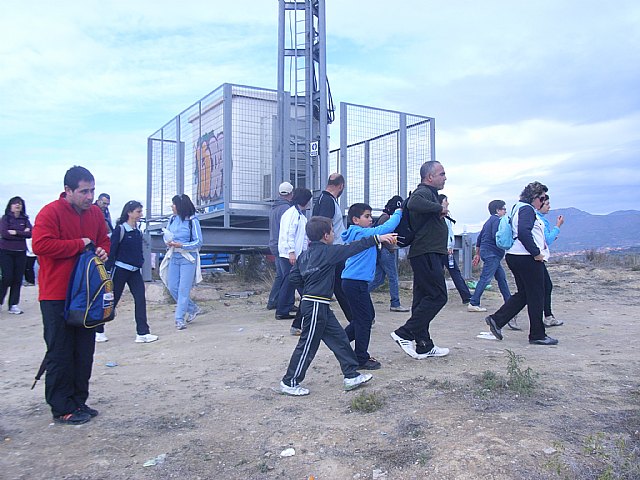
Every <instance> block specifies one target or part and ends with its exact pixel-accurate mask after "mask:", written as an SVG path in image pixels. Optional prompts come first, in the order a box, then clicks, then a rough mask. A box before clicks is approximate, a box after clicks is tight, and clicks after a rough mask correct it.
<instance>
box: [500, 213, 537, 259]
mask: <svg viewBox="0 0 640 480" xmlns="http://www.w3.org/2000/svg"><path fill="white" fill-rule="evenodd" d="M525 205H529V204H528V203H523V202H518V203H516V204H515V205H514V206H513V207H512V208H511V213H508V214H505V215H503V216H502V218H501V219H500V223H499V224H498V231H496V245H497V246H498V247H500V248H502V249H503V250H509V249H510V248H511V247H513V243H514V242H515V240H516V238H518V236H517V235H516V236H514V235H513V215H514V213H515V212H516V210H519V209H520V207H523V206H525ZM529 206H530V205H529ZM531 208H533V207H531Z"/></svg>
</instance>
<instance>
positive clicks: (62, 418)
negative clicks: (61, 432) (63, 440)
mask: <svg viewBox="0 0 640 480" xmlns="http://www.w3.org/2000/svg"><path fill="white" fill-rule="evenodd" d="M53 420H54V422H56V423H62V424H66V425H82V424H83V423H87V422H88V421H89V420H91V415H89V414H88V413H84V412H80V411H78V410H76V411H75V412H73V413H67V414H66V415H59V416H57V417H53Z"/></svg>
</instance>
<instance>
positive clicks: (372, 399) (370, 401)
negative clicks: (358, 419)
mask: <svg viewBox="0 0 640 480" xmlns="http://www.w3.org/2000/svg"><path fill="white" fill-rule="evenodd" d="M383 406H384V398H383V397H382V395H380V394H379V393H377V392H371V393H368V392H361V393H359V394H358V395H356V396H355V397H354V398H353V399H352V400H351V410H353V411H354V412H360V413H372V412H375V411H377V410H380V409H381V408H382V407H383Z"/></svg>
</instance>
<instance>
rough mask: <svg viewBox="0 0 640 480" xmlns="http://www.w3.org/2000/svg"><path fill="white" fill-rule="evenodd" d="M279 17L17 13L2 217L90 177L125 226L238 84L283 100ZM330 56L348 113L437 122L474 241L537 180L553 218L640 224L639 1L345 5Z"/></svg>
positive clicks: (9, 22)
mask: <svg viewBox="0 0 640 480" xmlns="http://www.w3.org/2000/svg"><path fill="white" fill-rule="evenodd" d="M277 16H278V2H277V1H276V0H253V1H248V2H229V1H218V0H208V1H206V2H205V1H198V0H184V1H182V2H169V1H165V0H159V1H158V0H156V1H153V2H152V1H149V0H129V1H103V0H101V1H93V0H85V1H76V0H65V1H62V2H50V1H44V0H33V1H29V0H3V2H2V7H0V65H1V66H2V67H1V68H0V172H1V173H0V202H2V206H3V208H4V205H6V201H7V200H8V199H9V197H11V196H13V195H21V196H23V197H24V198H25V199H26V201H27V208H28V210H29V211H30V213H31V214H32V216H33V214H34V213H35V212H36V211H37V210H38V209H39V208H40V207H41V206H42V205H44V204H45V203H47V202H48V201H50V200H52V199H54V198H56V197H57V195H58V194H59V192H60V191H61V190H62V177H63V175H64V172H65V171H66V169H67V168H69V167H70V166H71V165H74V164H79V165H83V166H86V167H88V168H89V169H90V170H91V171H92V172H93V173H94V175H95V176H96V180H97V190H99V191H107V192H109V193H111V194H112V204H113V208H112V212H119V210H120V208H121V206H122V204H123V203H124V202H126V201H127V200H129V199H131V198H138V199H142V200H143V201H144V199H145V197H146V139H147V137H148V136H149V135H150V134H151V133H153V132H154V131H155V130H157V129H158V128H159V127H160V126H162V125H163V124H164V123H166V122H167V121H168V120H170V119H171V118H172V117H173V116H175V115H176V114H178V113H179V112H181V111H182V110H184V109H185V108H186V107H188V106H189V105H191V104H193V103H194V102H195V101H196V100H198V99H199V98H201V97H202V96H204V95H206V94H207V93H208V92H210V91H212V90H214V89H215V88H216V87H218V86H219V85H220V84H222V83H225V82H228V83H238V84H244V85H253V86H259V87H265V88H275V87H276V76H277V72H276V57H277V20H278V19H277ZM327 46H328V52H327V68H328V75H329V78H330V81H331V90H332V94H333V98H334V101H335V102H336V104H337V103H339V102H340V101H345V102H350V103H356V104H363V105H372V106H377V107H381V108H388V109H392V110H399V111H406V112H411V113H416V114H421V115H427V116H431V117H435V119H436V156H437V159H438V160H440V161H441V162H442V163H443V164H444V166H445V168H446V171H447V176H448V181H447V185H446V187H445V190H444V192H445V193H447V194H448V195H449V198H450V201H451V208H452V210H453V212H454V214H455V217H456V218H457V219H459V220H460V221H459V225H462V224H466V225H468V226H469V229H470V230H474V229H475V228H479V226H480V225H481V224H482V222H483V221H484V220H485V218H486V217H487V215H488V213H487V212H486V204H487V203H488V202H489V201H490V200H492V199H494V198H503V199H504V200H506V201H507V202H508V203H509V202H513V201H515V200H516V199H517V196H518V194H519V192H520V191H521V189H522V188H523V186H524V185H525V184H527V183H528V182H530V181H532V180H539V181H541V182H543V183H545V184H547V185H548V186H549V187H550V193H551V195H552V204H553V207H554V208H560V207H576V208H579V209H581V210H585V211H588V212H590V213H594V214H606V213H610V212H612V211H615V210H625V209H640V200H639V199H638V197H636V196H635V195H636V194H637V192H638V191H639V190H640V188H639V187H640V169H639V164H640V2H638V1H637V0H616V1H614V2H602V1H594V0H564V1H563V0H548V1H547V0H540V1H537V0H534V1H529V2H524V1H519V0H515V1H514V0H503V1H498V0H485V1H482V2H471V1H453V2H436V1H431V0H404V1H402V2H389V1H379V0H367V1H364V0H349V1H346V0H329V1H327ZM334 130H335V131H334ZM334 130H332V137H334V138H337V136H338V132H337V129H334ZM416 177H417V174H416ZM418 180H419V179H418V178H416V179H415V183H417V182H418Z"/></svg>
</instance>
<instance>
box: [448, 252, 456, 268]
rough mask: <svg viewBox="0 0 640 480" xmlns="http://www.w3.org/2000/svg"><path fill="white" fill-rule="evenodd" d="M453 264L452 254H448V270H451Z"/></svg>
mask: <svg viewBox="0 0 640 480" xmlns="http://www.w3.org/2000/svg"><path fill="white" fill-rule="evenodd" d="M454 265H455V263H454V262H453V253H450V254H449V268H453V267H454Z"/></svg>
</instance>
